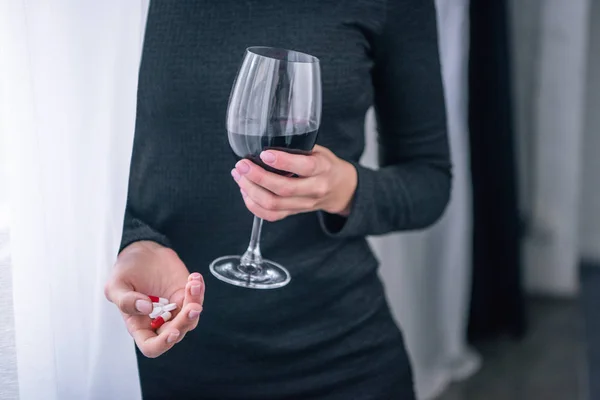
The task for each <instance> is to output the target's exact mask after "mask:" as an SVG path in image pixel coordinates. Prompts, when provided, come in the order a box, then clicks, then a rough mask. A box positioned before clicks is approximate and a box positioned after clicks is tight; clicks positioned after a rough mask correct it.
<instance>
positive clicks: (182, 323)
mask: <svg viewBox="0 0 600 400" xmlns="http://www.w3.org/2000/svg"><path fill="white" fill-rule="evenodd" d="M203 303H204V280H203V278H202V276H201V275H200V274H198V273H194V274H192V275H190V278H189V279H188V282H187V284H186V286H185V298H184V300H183V307H182V308H181V310H180V311H179V312H178V313H177V315H176V316H175V318H173V319H172V320H171V321H169V322H167V323H165V324H164V325H163V326H161V327H160V328H159V329H158V330H157V333H158V334H159V335H161V334H162V333H163V332H164V331H177V332H179V337H178V338H177V340H176V341H180V340H181V339H183V337H184V336H185V334H186V333H187V332H189V331H191V330H192V329H195V328H196V326H198V320H199V317H200V313H201V312H202V305H203Z"/></svg>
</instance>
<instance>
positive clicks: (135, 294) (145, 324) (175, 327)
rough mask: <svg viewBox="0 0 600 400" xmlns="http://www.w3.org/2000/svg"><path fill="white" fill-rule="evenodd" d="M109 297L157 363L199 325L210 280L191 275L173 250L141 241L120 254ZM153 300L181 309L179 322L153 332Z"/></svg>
mask: <svg viewBox="0 0 600 400" xmlns="http://www.w3.org/2000/svg"><path fill="white" fill-rule="evenodd" d="M104 293H105V295H106V298H107V299H108V300H109V301H110V302H112V303H114V304H115V305H116V306H117V307H118V308H119V310H120V311H121V314H122V315H123V320H124V321H125V324H126V325H127V330H128V331H129V333H130V334H131V336H132V337H133V339H134V340H135V343H136V345H137V346H138V348H139V349H140V351H141V352H142V354H144V355H145V356H146V357H149V358H154V357H158V356H160V355H161V354H163V353H165V352H166V351H167V350H169V349H170V348H171V347H173V346H174V345H175V344H176V343H178V342H179V341H181V340H182V339H183V337H184V336H185V334H186V333H187V332H189V331H190V330H192V329H194V328H196V326H197V325H198V319H199V316H200V313H201V312H202V306H203V303H204V279H203V278H202V275H200V274H199V273H197V272H196V273H193V274H191V275H190V273H189V271H188V270H187V268H186V267H185V265H184V264H183V262H182V261H181V259H180V258H179V257H178V256H177V254H176V253H175V252H174V251H172V250H171V249H168V248H166V247H163V246H161V245H159V244H157V243H154V242H135V243H133V244H131V245H129V246H128V247H126V248H125V249H123V251H122V252H121V253H120V254H119V257H118V259H117V263H116V264H115V268H114V270H113V274H112V276H111V278H110V280H109V281H108V282H107V283H106V285H105V288H104ZM148 295H154V296H158V297H164V298H166V299H168V300H169V302H170V303H176V304H177V309H176V310H175V311H172V312H171V313H172V314H173V318H172V319H171V320H170V321H168V322H166V323H165V324H163V325H162V326H161V327H160V328H159V329H158V330H157V331H154V330H153V329H152V328H151V327H150V322H151V319H150V317H149V316H148V314H150V313H151V312H152V302H151V300H150V298H149V297H148Z"/></svg>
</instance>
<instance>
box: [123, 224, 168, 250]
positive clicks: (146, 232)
mask: <svg viewBox="0 0 600 400" xmlns="http://www.w3.org/2000/svg"><path fill="white" fill-rule="evenodd" d="M145 240H147V241H151V242H155V243H158V244H160V245H161V246H164V247H168V248H171V243H170V242H169V239H167V237H166V236H165V235H163V234H161V233H159V232H157V231H156V230H154V229H152V228H151V227H150V226H148V225H147V224H145V223H144V222H143V221H140V220H139V219H137V218H134V217H131V216H126V218H125V224H124V227H123V236H122V238H121V245H120V247H119V253H120V252H121V251H123V249H124V248H125V247H127V246H129V245H130V244H132V243H135V242H140V241H145Z"/></svg>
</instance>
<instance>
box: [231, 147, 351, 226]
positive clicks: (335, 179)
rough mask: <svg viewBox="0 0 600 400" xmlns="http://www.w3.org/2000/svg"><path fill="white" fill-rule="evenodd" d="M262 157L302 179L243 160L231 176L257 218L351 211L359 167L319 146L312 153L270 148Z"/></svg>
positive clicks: (276, 218)
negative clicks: (276, 172)
mask: <svg viewBox="0 0 600 400" xmlns="http://www.w3.org/2000/svg"><path fill="white" fill-rule="evenodd" d="M260 158H261V160H262V161H263V162H264V163H265V164H266V165H268V166H270V167H272V168H275V169H277V170H280V171H286V172H290V173H291V174H296V175H297V176H298V178H293V177H286V176H282V175H278V174H275V173H272V172H269V171H266V170H265V169H264V168H261V167H260V166H258V165H257V164H255V163H253V162H250V161H248V160H241V161H239V162H238V163H237V164H236V166H235V168H234V169H233V170H232V171H231V175H232V176H233V179H234V180H235V181H236V182H237V184H238V185H239V187H240V191H241V193H242V197H243V198H244V202H245V203H246V207H247V208H248V210H250V212H252V213H253V214H254V215H256V216H257V217H259V218H263V219H265V220H267V221H271V222H273V221H278V220H280V219H283V218H286V217H288V216H290V215H293V214H299V213H304V212H310V211H316V210H323V211H326V212H328V213H330V214H339V215H342V216H347V215H348V214H349V213H350V206H351V204H352V198H353V197H354V192H355V190H356V185H357V173H356V169H355V168H354V166H353V165H352V164H350V163H349V162H347V161H344V160H342V159H340V158H338V157H336V156H335V154H333V153H332V152H331V151H330V150H329V149H326V148H325V147H322V146H315V148H314V149H313V152H312V154H310V155H297V154H290V153H285V152H282V151H276V150H267V151H263V152H262V153H261V155H260Z"/></svg>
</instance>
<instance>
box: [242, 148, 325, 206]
mask: <svg viewBox="0 0 600 400" xmlns="http://www.w3.org/2000/svg"><path fill="white" fill-rule="evenodd" d="M302 157H306V156H302ZM231 175H232V176H233V179H234V180H236V182H238V184H240V183H243V182H244V179H247V180H248V181H250V182H252V183H254V184H256V185H258V186H260V187H262V188H265V189H266V190H267V191H269V192H271V193H273V194H276V195H277V196H280V197H312V198H321V197H323V196H325V195H326V194H327V189H328V188H327V184H326V183H327V182H326V180H324V179H320V177H310V178H301V179H298V178H290V177H285V176H281V175H278V174H274V173H272V172H268V171H266V170H265V169H264V168H261V167H260V166H258V165H256V164H254V163H251V162H249V161H247V160H242V161H239V162H238V163H237V164H236V167H235V169H233V170H232V171H231ZM240 187H241V188H242V189H244V190H245V191H246V193H248V194H250V195H251V197H252V198H253V199H254V200H256V201H258V202H259V203H260V204H261V205H263V206H265V207H266V208H270V207H268V206H267V204H263V203H261V202H260V200H261V199H260V198H259V197H254V196H253V195H252V193H251V192H250V190H249V188H248V187H246V186H242V185H241V184H240ZM281 209H285V207H282V208H281Z"/></svg>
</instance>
